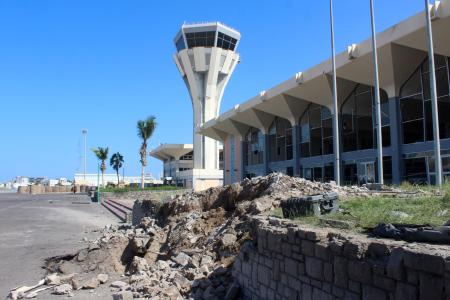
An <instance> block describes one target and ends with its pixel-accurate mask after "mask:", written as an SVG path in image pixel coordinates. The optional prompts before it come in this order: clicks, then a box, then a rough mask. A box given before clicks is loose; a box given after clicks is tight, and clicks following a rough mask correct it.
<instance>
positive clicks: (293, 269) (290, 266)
mask: <svg viewBox="0 0 450 300" xmlns="http://www.w3.org/2000/svg"><path fill="white" fill-rule="evenodd" d="M284 269H285V271H286V273H287V274H288V275H291V276H294V277H296V276H297V275H298V263H297V262H296V261H295V260H293V259H290V258H285V259H284Z"/></svg>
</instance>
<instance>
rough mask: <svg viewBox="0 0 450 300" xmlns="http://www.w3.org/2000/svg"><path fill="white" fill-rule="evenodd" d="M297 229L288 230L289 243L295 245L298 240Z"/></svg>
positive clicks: (290, 228)
mask: <svg viewBox="0 0 450 300" xmlns="http://www.w3.org/2000/svg"><path fill="white" fill-rule="evenodd" d="M295 233H296V228H295V227H289V228H288V229H287V237H288V241H289V243H292V244H294V243H295V242H296V240H297V236H296V234H295Z"/></svg>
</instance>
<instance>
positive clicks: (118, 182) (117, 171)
mask: <svg viewBox="0 0 450 300" xmlns="http://www.w3.org/2000/svg"><path fill="white" fill-rule="evenodd" d="M116 173H117V186H119V184H120V181H119V169H118V168H117V170H116Z"/></svg>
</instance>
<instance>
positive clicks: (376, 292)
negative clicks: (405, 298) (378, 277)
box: [362, 285, 387, 300]
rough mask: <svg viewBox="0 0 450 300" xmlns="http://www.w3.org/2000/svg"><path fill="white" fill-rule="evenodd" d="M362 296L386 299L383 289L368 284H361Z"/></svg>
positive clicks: (366, 299) (369, 298)
mask: <svg viewBox="0 0 450 300" xmlns="http://www.w3.org/2000/svg"><path fill="white" fill-rule="evenodd" d="M362 296H363V299H364V300H387V294H386V292H385V291H383V290H381V289H377V288H375V287H372V286H369V285H363V294H362Z"/></svg>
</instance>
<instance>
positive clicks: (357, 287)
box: [348, 280, 361, 294]
mask: <svg viewBox="0 0 450 300" xmlns="http://www.w3.org/2000/svg"><path fill="white" fill-rule="evenodd" d="M348 289H349V290H350V291H352V292H354V293H357V294H361V283H359V282H357V281H353V280H349V281H348Z"/></svg>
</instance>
